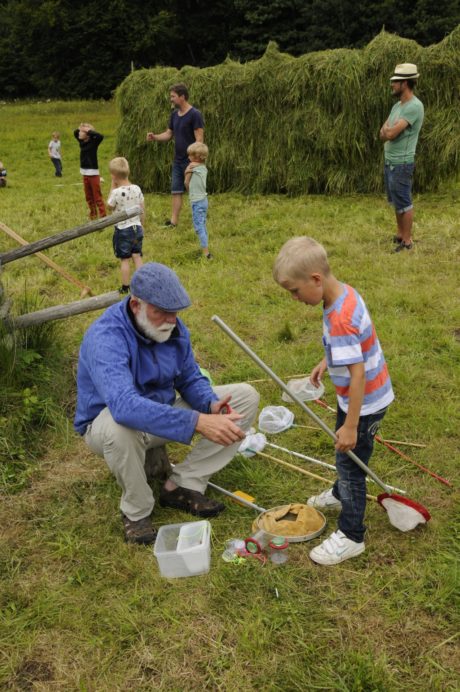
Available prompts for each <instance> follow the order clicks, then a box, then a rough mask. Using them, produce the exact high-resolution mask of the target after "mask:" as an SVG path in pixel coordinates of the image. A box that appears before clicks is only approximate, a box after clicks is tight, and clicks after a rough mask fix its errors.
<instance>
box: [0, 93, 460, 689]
mask: <svg viewBox="0 0 460 692" xmlns="http://www.w3.org/2000/svg"><path fill="white" fill-rule="evenodd" d="M0 119H1V122H2V141H1V149H0V159H2V160H3V162H4V164H5V165H6V167H7V168H8V171H9V186H8V187H7V188H6V189H3V190H0V221H1V222H3V223H5V224H7V225H8V226H9V227H11V228H12V229H14V230H15V231H16V232H18V233H19V234H21V235H22V236H23V237H25V238H26V239H27V240H29V241H31V240H36V239H38V238H41V237H43V236H47V235H50V234H51V233H54V232H57V231H60V230H63V229H65V228H70V227H72V226H74V225H80V224H82V223H84V222H85V220H86V206H85V202H84V196H83V189H82V186H81V180H80V175H79V173H78V145H77V143H76V142H75V140H74V139H73V136H72V130H73V128H74V127H76V126H77V125H78V123H79V122H80V121H81V120H84V121H89V122H91V123H92V124H93V125H94V126H95V127H96V128H97V129H98V130H99V131H101V132H103V133H104V134H105V135H106V138H105V140H104V142H103V144H102V145H101V147H100V168H101V172H102V175H103V177H104V178H105V182H104V183H103V187H104V194H105V196H107V194H108V190H109V175H108V170H107V164H108V161H109V160H110V158H111V157H112V155H113V150H114V146H115V134H116V127H117V115H116V112H115V109H114V105H113V104H112V103H104V102H100V103H93V102H92V103H83V102H82V103H77V102H75V103H71V102H56V103H41V104H26V103H20V104H13V105H0ZM55 129H58V130H60V131H61V139H62V142H63V156H64V177H63V178H62V179H61V180H58V179H56V178H54V175H53V168H52V166H51V163H50V162H49V160H48V158H47V144H48V141H49V139H50V134H51V131H52V130H55ZM157 146H159V145H157ZM212 165H213V164H212V156H211V158H210V161H209V168H210V176H212ZM186 204H187V202H186ZM415 204H416V229H415V237H416V240H417V243H416V246H415V249H414V251H413V252H411V253H402V254H400V255H392V254H391V252H390V251H391V242H390V240H391V235H392V233H393V219H392V213H391V211H390V210H389V209H388V207H387V205H386V203H385V201H384V199H383V197H380V196H348V197H340V198H337V197H316V196H302V197H296V198H291V199H289V198H287V197H283V196H268V197H263V196H250V197H245V196H240V195H233V194H232V195H225V194H223V195H214V196H212V197H211V199H210V216H209V231H210V248H211V251H212V252H213V254H214V256H215V259H214V260H213V261H212V262H207V261H204V260H202V259H201V258H200V249H199V245H198V242H197V239H196V237H195V235H194V232H193V229H192V226H191V217H190V212H189V209H188V207H187V206H185V208H184V213H183V216H182V218H181V223H180V226H179V228H178V229H177V230H174V231H168V230H166V229H163V228H161V227H160V225H159V223H160V222H161V221H163V219H165V218H166V217H167V216H168V213H169V206H170V199H169V196H165V195H155V194H149V195H147V197H146V207H147V223H146V229H145V230H146V240H145V257H146V259H148V260H157V261H161V262H164V263H166V264H169V265H170V266H171V267H173V268H174V269H175V270H176V271H177V272H178V274H179V276H180V277H181V279H182V281H183V283H184V285H185V286H186V287H187V290H188V291H189V293H190V295H191V297H192V300H193V306H192V308H191V309H189V310H187V311H186V312H185V313H184V319H185V321H186V323H187V325H188V326H189V327H190V329H191V332H192V338H193V343H194V346H195V352H196V355H197V358H198V360H199V362H200V364H201V365H202V366H203V367H206V368H207V369H208V370H210V372H211V374H212V376H213V378H214V381H215V382H216V383H219V384H220V383H226V382H231V381H235V380H244V381H248V380H256V379H257V380H258V379H263V378H264V374H263V373H261V372H260V371H259V370H258V369H257V367H256V366H255V365H254V364H252V362H251V361H249V360H248V359H247V358H246V356H244V354H242V352H240V351H239V350H238V349H237V347H236V346H234V345H233V343H231V342H230V341H229V340H228V339H227V337H225V336H224V335H223V334H222V333H221V332H220V331H219V330H218V328H217V327H216V326H215V325H214V324H213V323H212V322H211V319H210V318H211V316H212V315H213V314H218V315H219V316H220V317H221V318H222V319H224V320H225V321H226V322H227V323H228V324H229V325H230V326H231V327H232V328H233V329H234V330H235V331H236V332H237V333H238V334H239V335H240V336H241V337H242V338H243V339H245V340H246V341H247V342H248V343H249V344H250V345H251V346H252V347H253V348H254V349H255V350H256V352H257V353H258V354H259V355H260V356H261V357H262V358H264V359H265V360H266V362H267V363H268V364H269V365H270V366H271V367H273V369H274V370H275V371H276V372H277V373H278V374H279V375H281V376H282V377H287V376H289V375H297V374H300V373H308V372H309V371H310V369H311V368H312V367H313V365H315V364H316V362H317V360H318V359H319V358H320V357H321V355H322V354H321V339H320V336H321V311H320V309H319V308H317V309H313V308H309V309H307V308H305V307H304V306H301V305H299V304H298V303H295V302H294V301H292V300H290V298H289V296H288V295H287V293H285V292H283V291H282V290H281V289H280V288H279V287H277V286H276V285H275V284H274V282H273V280H272V278H271V266H272V262H273V258H274V256H275V254H276V253H277V251H278V249H279V248H280V246H281V245H282V243H283V242H284V241H285V240H286V239H288V238H289V237H291V236H293V235H299V234H308V235H312V236H314V237H315V238H317V239H318V240H320V241H321V242H323V243H324V245H325V246H326V248H327V250H328V252H329V255H330V260H331V264H332V266H333V269H334V272H335V273H336V275H337V276H338V277H339V278H340V279H341V280H344V281H346V282H349V283H351V284H352V285H354V286H355V287H356V288H357V289H358V290H359V291H360V292H361V293H362V295H363V296H364V297H365V299H366V302H367V303H368V306H369V308H370V311H371V314H372V315H373V317H374V321H375V323H376V327H377V331H378V334H379V337H380V340H381V342H382V345H383V348H384V351H385V355H386V357H387V360H388V362H389V368H390V372H391V375H392V379H393V382H394V386H395V391H396V395H397V400H396V402H395V403H394V405H393V406H392V407H391V408H390V411H389V413H388V415H387V417H386V419H385V422H384V427H383V431H382V434H383V435H384V436H385V437H388V438H390V439H400V440H412V441H418V442H423V443H424V444H426V445H427V447H426V448H425V449H420V450H417V449H413V450H409V448H404V450H405V451H406V453H407V452H408V453H409V454H410V455H411V456H412V457H413V458H414V459H416V460H417V461H418V462H419V463H420V464H423V465H425V466H428V467H430V468H431V469H432V470H433V471H436V472H438V473H440V474H441V475H443V476H445V477H448V478H450V480H451V481H452V483H453V485H454V487H455V488H458V485H459V482H460V474H459V472H458V388H459V384H460V383H459V377H458V375H459V372H458V348H459V347H458V339H459V330H460V316H459V312H458V304H459V303H458V249H459V243H458V215H459V209H460V203H459V190H458V186H455V185H453V186H452V187H451V188H449V189H445V190H442V191H441V193H440V194H438V195H434V194H433V195H424V196H420V197H418V198H417V199H416V200H415ZM111 235H112V229H110V228H107V229H106V230H104V231H101V232H98V233H95V234H93V235H90V236H86V237H85V238H84V239H82V240H79V241H72V242H70V243H68V244H65V245H61V246H58V247H56V248H53V249H51V250H50V251H48V252H47V254H48V255H49V256H50V257H51V258H52V259H54V260H55V261H56V262H57V263H59V264H61V265H63V266H64V267H65V268H66V269H67V270H69V271H71V272H72V273H74V274H75V275H76V276H77V277H78V278H79V279H80V280H81V281H83V282H84V283H87V284H89V285H90V287H91V288H92V289H93V291H94V292H95V293H102V292H105V291H109V290H112V289H114V288H116V287H117V286H118V285H119V283H120V281H119V270H118V263H117V261H116V260H115V258H114V257H113V253H112V248H111ZM12 247H14V242H13V241H11V240H9V239H8V238H7V237H6V236H0V252H3V251H5V250H7V249H10V248H12ZM1 281H2V283H3V287H4V289H5V292H6V293H7V295H8V296H10V297H11V298H12V299H13V302H14V309H15V310H16V311H19V310H20V309H21V302H22V300H23V298H24V295H25V293H27V294H29V295H31V294H33V295H35V294H36V295H37V296H38V297H39V298H38V299H39V302H40V306H41V307H46V306H49V305H55V304H59V303H64V302H68V301H71V300H77V299H78V298H79V291H78V289H77V288H76V287H74V286H72V284H69V283H67V282H65V280H64V279H62V277H59V276H58V275H57V274H55V273H53V271H52V270H51V269H49V268H47V267H45V265H43V264H41V263H40V262H39V260H38V259H36V258H32V257H30V258H26V259H22V260H19V261H16V262H13V263H11V264H8V265H6V266H5V267H4V268H3V271H2V273H1ZM95 316H96V315H95V314H94V313H93V314H87V315H83V316H80V317H76V318H73V319H71V320H65V321H62V322H61V323H59V324H58V325H57V332H56V338H57V339H59V341H60V342H61V345H62V347H63V349H64V351H65V353H66V354H67V366H66V370H67V371H66V372H64V373H60V375H59V377H56V380H55V382H53V381H50V384H49V389H50V396H52V397H54V399H55V400H57V401H58V402H60V405H61V411H62V412H61V413H60V414H59V413H56V414H55V415H56V426H55V430H53V431H51V432H50V433H48V435H47V436H46V441H47V446H48V449H47V452H46V453H45V454H44V456H43V458H42V460H41V461H40V463H38V464H34V466H33V468H32V473H31V477H30V480H29V483H28V484H27V486H26V487H24V488H23V489H22V490H21V491H20V492H17V493H15V494H13V493H12V492H10V491H8V489H4V492H3V498H2V505H1V510H0V521H1V525H2V528H3V531H2V533H3V536H2V539H1V544H0V546H1V556H0V558H1V559H0V571H1V575H2V585H1V587H0V602H1V613H0V627H1V629H0V649H1V651H2V656H1V657H0V686H4V687H5V689H13V690H23V689H32V688H34V689H39V690H63V689H66V690H85V691H86V690H88V691H92V690H125V689H133V690H151V689H158V690H168V692H169V691H170V690H175V691H176V690H177V692H181V691H182V690H185V689H187V690H196V691H198V690H204V689H209V690H225V691H226V690H261V689H262V690H276V691H278V690H279V691H284V690H298V691H299V692H300V691H304V690H313V689H315V690H341V691H343V692H345V691H348V690H356V691H358V690H359V691H367V690H381V691H388V692H392V691H393V690H413V689H414V688H415V687H417V688H418V689H421V690H439V691H441V690H442V691H444V690H456V689H458V677H459V674H460V669H459V668H460V666H459V659H460V657H459V648H458V639H456V633H457V631H458V560H457V555H458V547H459V546H458V531H459V524H458V515H457V516H456V514H455V508H456V506H457V507H458V499H459V495H458V491H457V490H456V489H455V490H450V489H449V488H447V487H445V486H443V485H441V484H439V483H437V482H436V481H435V480H434V479H432V478H431V477H429V476H427V475H424V474H422V473H421V472H420V471H419V470H418V469H416V468H415V467H414V466H412V465H411V464H410V463H408V462H405V461H404V460H402V459H400V458H398V457H397V456H393V455H392V454H390V453H388V452H386V451H385V450H384V449H383V448H382V447H380V446H377V449H376V452H375V456H374V459H373V468H374V469H375V471H376V472H377V473H378V474H379V475H380V476H381V477H382V478H384V479H385V480H386V481H387V482H388V483H391V484H393V485H397V486H399V487H402V488H405V489H406V490H407V491H408V494H409V495H410V496H411V497H412V498H413V499H416V500H419V501H421V502H422V503H423V504H425V505H426V506H427V507H428V508H429V509H430V511H431V512H432V515H433V519H432V521H431V522H430V524H429V525H428V526H426V527H425V528H419V529H417V530H415V531H412V532H410V533H408V534H402V533H399V532H398V531H397V530H396V529H394V528H392V527H391V525H390V524H389V522H388V520H387V517H386V515H385V513H384V512H382V510H381V509H380V508H379V507H377V506H376V505H375V504H371V503H370V505H369V507H368V513H367V525H368V529H369V530H368V535H367V539H366V542H367V550H366V552H365V553H364V554H363V556H361V557H359V558H357V559H355V560H351V561H348V562H346V563H344V564H343V565H340V566H337V567H335V568H320V567H318V566H316V565H314V564H313V563H311V562H310V560H309V558H308V550H309V548H310V547H311V546H309V545H308V544H298V545H295V546H291V547H290V560H289V562H288V564H287V565H286V566H285V567H284V568H275V567H274V566H272V565H266V566H262V565H261V564H260V563H259V562H257V561H253V562H248V563H247V564H244V565H242V566H236V565H228V564H226V563H224V562H223V561H222V560H221V559H220V555H221V553H222V550H223V546H224V543H225V541H226V540H227V539H228V538H231V537H237V536H240V537H244V536H245V535H248V534H249V532H250V530H251V523H252V520H253V518H254V516H255V515H254V513H252V512H251V511H250V510H247V509H244V508H241V507H238V506H236V505H234V504H232V503H231V502H228V503H227V510H226V511H225V512H224V513H223V514H222V515H221V516H220V517H218V518H217V519H216V520H213V522H212V527H213V536H212V561H211V571H210V573H209V575H207V576H204V577H198V578H194V579H185V580H178V581H166V580H163V579H161V578H160V577H159V574H158V569H157V565H156V562H155V560H154V558H153V557H152V554H151V550H150V549H148V548H141V547H134V546H127V545H126V544H124V542H123V540H122V531H121V522H120V519H119V514H118V501H119V492H118V489H117V486H116V484H115V482H114V480H113V479H112V478H111V476H110V475H109V472H108V470H107V469H106V467H105V465H104V462H103V461H102V460H100V459H98V458H96V457H95V456H93V455H92V454H91V453H90V452H89V450H88V449H87V448H86V447H85V445H84V444H83V443H82V442H81V440H80V439H79V438H77V437H76V436H75V435H74V433H73V431H72V427H71V415H72V408H73V405H74V398H75V391H74V375H75V366H76V359H77V351H78V345H79V342H80V340H81V337H82V334H83V332H84V330H85V329H86V327H87V326H88V324H90V323H91V321H92V320H93V319H94V318H95ZM48 365H52V364H48ZM31 384H33V383H31ZM255 386H257V387H258V389H259V391H260V393H261V404H262V405H268V404H280V403H281V398H280V392H279V391H277V390H276V388H275V386H274V385H272V384H271V383H270V382H258V383H256V384H255ZM325 398H326V400H327V401H328V402H329V403H331V404H333V402H334V396H333V392H332V387H331V385H330V383H329V382H328V381H327V382H326V395H325ZM293 410H294V412H295V414H296V422H298V423H306V424H308V420H306V416H305V415H304V414H303V413H302V412H301V411H298V410H296V409H293ZM315 410H317V413H318V415H321V416H324V419H325V420H326V422H328V423H330V424H332V423H333V416H332V417H327V416H328V414H327V413H325V414H323V412H322V411H321V409H315ZM274 441H275V442H276V443H277V444H280V445H283V446H285V447H288V448H291V449H294V450H296V451H299V452H303V453H306V454H311V455H312V456H317V457H319V458H320V459H323V460H325V461H328V462H332V461H333V454H332V449H331V445H330V442H329V440H328V438H327V437H325V436H324V435H322V434H319V433H316V432H314V431H307V430H301V429H295V428H294V429H291V430H290V431H288V432H286V433H283V434H281V435H278V436H276V437H275V438H274ZM185 452H186V450H185V449H184V448H183V447H181V446H179V445H172V446H171V456H172V460H173V461H176V462H177V461H180V460H181V459H182V458H183V457H184V455H185ZM281 456H283V455H282V454H281V453H280V457H281ZM283 458H284V459H286V460H288V461H293V460H292V459H289V458H288V457H287V456H284V457H283ZM294 463H298V461H297V460H296V461H294ZM300 465H302V464H300ZM305 468H307V469H308V468H309V467H308V466H307V465H305ZM309 470H313V471H316V469H309ZM323 475H327V473H325V474H323ZM213 480H215V482H216V483H218V484H219V485H222V486H224V487H226V488H228V489H230V490H235V489H241V490H244V491H246V492H249V493H251V495H253V496H255V498H256V502H257V503H258V504H260V505H262V506H264V507H273V506H275V505H279V504H281V503H283V502H285V501H300V502H302V501H305V499H306V497H308V496H309V495H310V494H313V493H315V492H317V491H320V490H322V489H323V487H326V486H323V485H321V484H320V483H319V482H317V481H314V480H311V481H310V480H308V479H307V478H305V477H304V476H302V475H301V474H298V473H295V472H292V471H289V470H287V469H282V468H281V467H278V466H276V465H275V464H273V463H272V462H269V461H267V460H263V459H262V458H259V459H257V458H254V459H249V460H248V459H242V458H236V459H235V460H234V461H233V462H232V464H231V465H230V466H229V467H227V468H226V469H225V470H223V471H222V472H221V473H219V474H218V475H217V476H216V477H215V478H214V479H213ZM188 519H189V517H188V515H185V514H181V513H179V512H175V511H172V510H164V509H161V508H158V509H157V508H155V510H154V514H153V520H154V523H155V525H156V526H161V525H162V524H165V523H176V522H179V521H187V520H188ZM328 519H329V526H328V529H327V531H330V530H331V529H333V528H334V521H335V518H334V516H333V515H331V516H329V517H328Z"/></svg>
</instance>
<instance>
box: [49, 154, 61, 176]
mask: <svg viewBox="0 0 460 692" xmlns="http://www.w3.org/2000/svg"><path fill="white" fill-rule="evenodd" d="M51 161H52V163H53V166H54V170H55V174H54V175H55V176H56V177H57V178H62V160H61V159H56V158H54V156H52V157H51Z"/></svg>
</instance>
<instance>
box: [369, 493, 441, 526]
mask: <svg viewBox="0 0 460 692" xmlns="http://www.w3.org/2000/svg"><path fill="white" fill-rule="evenodd" d="M387 499H389V500H395V502H400V503H401V504H402V505H406V506H407V507H411V508H412V509H415V510H416V511H417V512H418V513H419V514H421V515H422V517H423V518H424V519H425V521H430V519H431V514H430V513H429V511H428V510H427V508H426V507H424V506H423V505H421V504H420V503H419V502H415V500H411V499H410V498H408V497H403V496H402V495H393V494H392V495H390V494H389V493H382V494H381V495H379V496H378V497H377V500H378V503H379V504H380V505H381V506H382V507H383V508H384V509H385V505H384V504H383V500H387Z"/></svg>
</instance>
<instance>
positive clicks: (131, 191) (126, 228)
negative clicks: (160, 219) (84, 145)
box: [107, 156, 145, 293]
mask: <svg viewBox="0 0 460 692" xmlns="http://www.w3.org/2000/svg"><path fill="white" fill-rule="evenodd" d="M109 170H110V175H111V177H112V187H111V190H110V196H109V199H108V201H107V205H108V207H109V209H110V211H111V212H114V213H115V212H119V211H126V210H127V209H128V208H129V207H134V206H138V207H140V208H141V210H142V211H141V214H140V215H139V216H133V217H131V218H130V219H127V220H126V221H120V222H119V223H118V224H117V226H115V231H114V234H113V250H114V252H115V257H118V259H119V260H121V288H120V289H119V291H120V293H129V274H130V259H132V260H133V262H134V267H135V269H139V267H142V264H143V262H142V240H143V238H144V231H143V229H142V224H143V223H144V215H145V207H144V195H143V194H142V190H141V188H140V187H139V186H138V185H133V184H132V183H130V181H129V163H128V161H127V160H126V159H125V158H124V157H123V156H117V157H116V158H115V159H112V160H111V162H110V164H109Z"/></svg>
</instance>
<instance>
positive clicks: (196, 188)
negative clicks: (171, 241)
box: [184, 142, 212, 259]
mask: <svg viewBox="0 0 460 692" xmlns="http://www.w3.org/2000/svg"><path fill="white" fill-rule="evenodd" d="M208 153H209V151H208V147H207V146H206V144H203V142H194V143H193V144H191V145H190V146H189V147H188V148H187V155H188V157H189V159H190V163H189V165H188V166H187V168H186V169H185V176H184V177H185V187H186V189H187V190H188V193H189V198H190V204H191V206H192V218H193V227H194V228H195V231H196V233H197V235H198V238H199V240H200V245H201V248H202V250H203V254H204V256H205V257H206V259H212V255H211V253H210V252H209V247H208V231H207V228H206V218H207V215H208V193H207V192H206V178H207V175H208V169H207V168H206V159H207V158H208Z"/></svg>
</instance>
